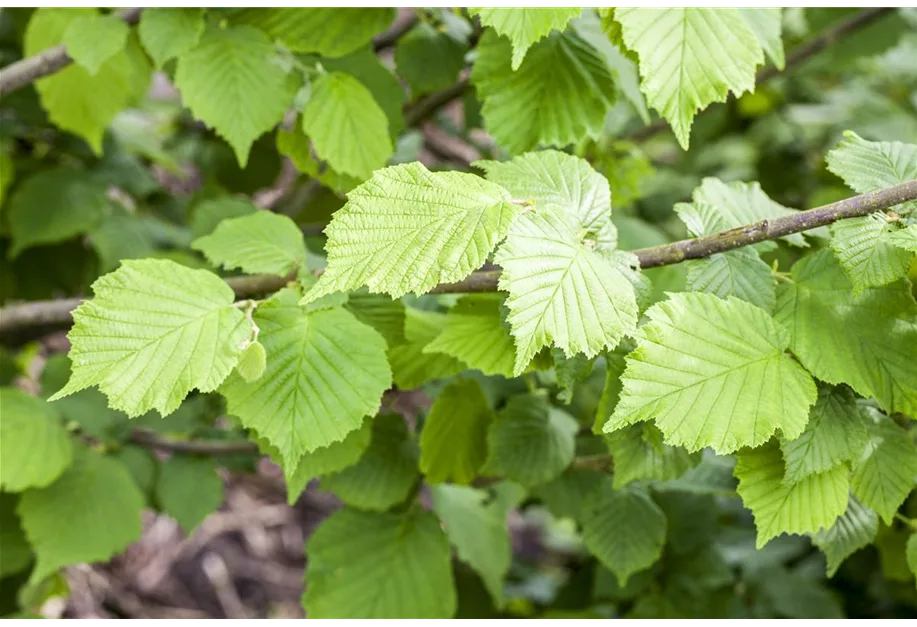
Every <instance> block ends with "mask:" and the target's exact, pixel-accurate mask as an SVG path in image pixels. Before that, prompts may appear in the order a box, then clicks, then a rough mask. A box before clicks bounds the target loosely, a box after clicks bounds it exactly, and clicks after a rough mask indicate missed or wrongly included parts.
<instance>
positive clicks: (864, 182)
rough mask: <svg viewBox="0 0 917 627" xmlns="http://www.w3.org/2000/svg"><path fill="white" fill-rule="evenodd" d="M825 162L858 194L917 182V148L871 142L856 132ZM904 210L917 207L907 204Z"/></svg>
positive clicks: (915, 146) (906, 145) (895, 143)
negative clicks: (916, 179) (906, 182)
mask: <svg viewBox="0 0 917 627" xmlns="http://www.w3.org/2000/svg"><path fill="white" fill-rule="evenodd" d="M825 161H826V162H827V165H828V170H830V171H831V172H833V173H834V174H836V175H838V176H839V177H841V178H842V179H844V182H845V183H846V184H847V186H848V187H850V188H851V189H852V190H853V191H855V192H857V193H858V194H866V193H868V192H875V191H878V190H880V189H885V188H886V187H892V186H894V185H897V184H898V183H904V182H905V181H910V180H913V179H915V178H917V144H904V143H902V142H870V141H866V140H865V139H863V138H862V137H860V136H859V135H857V134H856V133H854V132H853V131H846V132H845V133H844V139H843V140H842V141H841V143H840V144H838V147H837V148H835V149H834V150H832V151H831V152H829V153H828V156H827V157H826V158H825ZM904 208H905V209H914V208H917V203H914V202H913V201H911V202H909V203H905V205H904Z"/></svg>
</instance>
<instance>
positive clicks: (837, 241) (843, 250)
mask: <svg viewBox="0 0 917 627" xmlns="http://www.w3.org/2000/svg"><path fill="white" fill-rule="evenodd" d="M830 228H831V235H832V238H831V249H832V250H833V251H834V254H835V256H837V259H838V261H840V262H841V266H843V267H844V270H845V271H846V272H847V276H849V277H850V282H851V283H852V284H853V292H854V294H859V293H860V292H862V291H863V290H864V289H866V288H868V287H875V286H879V285H885V284H887V283H891V282H892V281H896V280H898V279H900V278H901V277H904V276H907V271H908V268H910V266H911V259H912V258H913V257H914V255H913V254H911V253H910V252H908V251H907V250H904V249H903V248H899V247H898V246H897V245H895V243H894V242H893V241H892V239H891V236H892V234H893V233H895V232H896V231H895V227H894V226H893V225H892V223H891V222H890V221H889V218H888V217H887V216H886V215H885V214H884V213H881V212H879V213H874V214H872V215H868V216H864V217H862V218H849V219H847V220H839V221H837V222H835V223H834V224H832V225H831V227H830Z"/></svg>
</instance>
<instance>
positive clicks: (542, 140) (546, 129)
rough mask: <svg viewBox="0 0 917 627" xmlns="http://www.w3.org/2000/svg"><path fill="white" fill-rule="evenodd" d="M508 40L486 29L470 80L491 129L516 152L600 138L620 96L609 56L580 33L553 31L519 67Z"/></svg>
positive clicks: (530, 52)
mask: <svg viewBox="0 0 917 627" xmlns="http://www.w3.org/2000/svg"><path fill="white" fill-rule="evenodd" d="M511 48H512V46H511V44H510V42H509V40H507V39H505V38H503V37H499V36H498V35H497V34H496V33H494V32H492V31H489V30H488V31H485V32H484V35H483V36H482V37H481V41H480V42H479V43H478V45H477V51H478V58H477V60H476V61H475V63H474V67H473V68H472V70H471V81H472V83H474V86H475V88H476V89H477V92H478V96H479V97H480V98H481V99H482V101H483V103H484V104H483V107H482V110H481V113H482V114H483V116H484V120H485V121H486V123H487V130H488V131H489V132H490V134H491V135H493V137H494V138H495V139H496V140H497V143H498V144H499V145H500V146H502V147H503V148H506V149H507V150H508V151H509V152H510V153H511V154H520V153H523V152H526V151H528V150H532V149H533V148H535V147H537V146H539V145H546V146H566V145H567V144H571V143H576V142H578V141H580V140H581V139H583V138H584V137H586V136H590V137H597V136H598V135H599V133H600V132H601V130H602V125H603V123H604V121H605V114H606V113H607V112H608V110H609V109H610V108H611V105H612V104H613V103H614V100H615V87H614V79H613V78H612V76H611V72H610V71H609V69H608V65H607V64H606V63H605V59H604V58H603V57H602V55H601V54H599V53H598V52H597V51H596V50H595V49H594V48H593V47H592V46H590V45H589V44H588V43H586V42H585V41H584V40H583V39H582V38H580V36H579V35H577V34H575V33H572V32H567V33H564V34H561V33H551V34H550V35H548V37H547V39H545V40H544V41H541V42H539V43H537V44H535V45H534V46H532V48H531V49H530V50H529V52H528V54H527V55H526V59H525V61H524V62H523V63H522V65H521V66H520V67H519V69H518V70H513V68H512V65H511V57H512V49H511Z"/></svg>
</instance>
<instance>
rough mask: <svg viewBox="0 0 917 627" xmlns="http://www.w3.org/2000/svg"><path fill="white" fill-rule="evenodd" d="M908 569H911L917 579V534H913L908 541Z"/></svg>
mask: <svg viewBox="0 0 917 627" xmlns="http://www.w3.org/2000/svg"><path fill="white" fill-rule="evenodd" d="M905 551H906V554H907V567H908V568H910V569H911V573H913V575H914V577H917V533H912V534H911V535H910V537H909V538H908V539H907V548H906V549H905Z"/></svg>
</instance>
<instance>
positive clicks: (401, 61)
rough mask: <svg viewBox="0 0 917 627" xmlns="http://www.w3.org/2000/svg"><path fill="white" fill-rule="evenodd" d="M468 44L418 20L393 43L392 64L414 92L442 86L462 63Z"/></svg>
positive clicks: (443, 87)
mask: <svg viewBox="0 0 917 627" xmlns="http://www.w3.org/2000/svg"><path fill="white" fill-rule="evenodd" d="M467 50H468V46H467V45H466V44H464V43H463V42H461V41H459V40H457V39H456V38H454V37H453V36H452V35H450V34H449V33H447V32H441V31H440V30H437V29H436V28H434V27H433V26H432V25H430V24H425V23H421V24H418V25H417V26H415V27H414V28H412V29H411V31H410V32H409V33H408V34H407V35H405V36H404V37H402V38H401V39H399V40H398V43H397V44H395V65H396V66H397V68H398V74H400V75H401V76H402V78H404V80H405V81H407V83H408V85H409V86H410V87H411V92H412V93H413V94H414V95H418V94H424V93H427V92H431V91H436V90H437V89H445V88H447V87H449V86H450V85H452V84H453V83H454V82H455V81H456V79H457V78H458V75H459V72H461V71H462V68H464V67H465V52H467Z"/></svg>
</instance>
